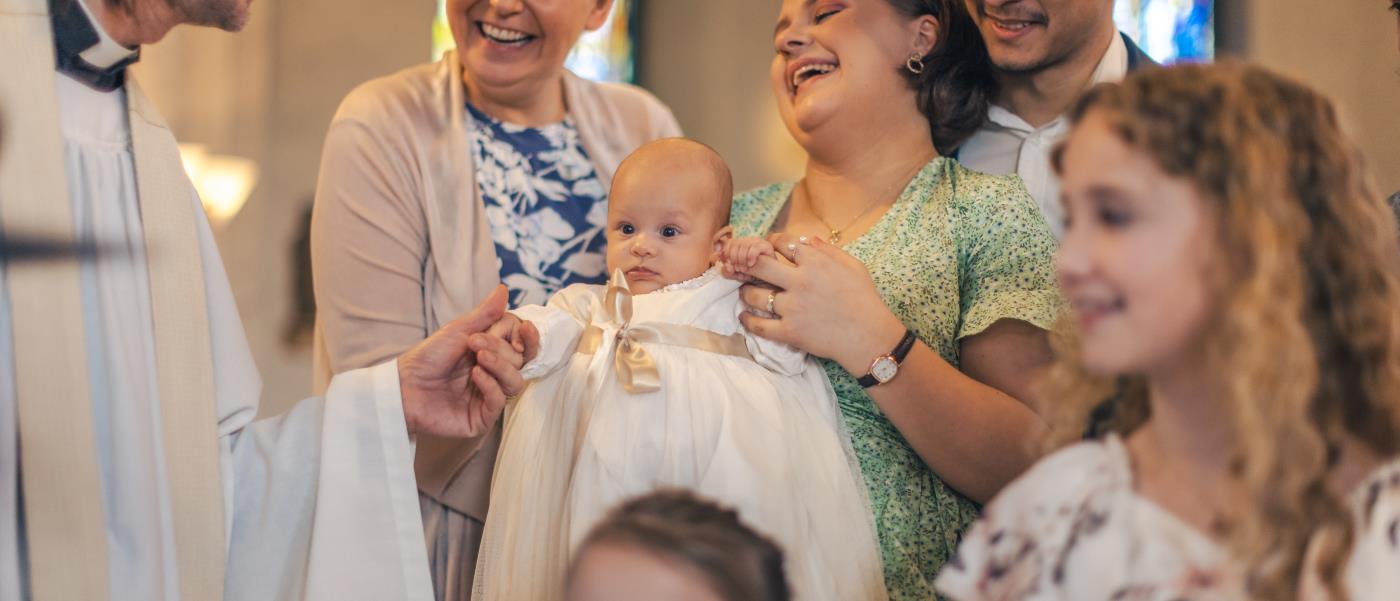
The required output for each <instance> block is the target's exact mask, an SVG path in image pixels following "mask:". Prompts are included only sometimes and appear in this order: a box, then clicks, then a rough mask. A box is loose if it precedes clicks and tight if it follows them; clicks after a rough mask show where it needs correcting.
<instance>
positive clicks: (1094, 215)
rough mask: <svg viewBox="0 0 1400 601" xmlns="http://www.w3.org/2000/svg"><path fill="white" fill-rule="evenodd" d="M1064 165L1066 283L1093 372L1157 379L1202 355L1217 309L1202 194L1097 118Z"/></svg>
mask: <svg viewBox="0 0 1400 601" xmlns="http://www.w3.org/2000/svg"><path fill="white" fill-rule="evenodd" d="M1060 159H1061V162H1060V165H1061V170H1062V175H1061V182H1062V183H1061V186H1062V187H1061V194H1062V197H1063V201H1064V204H1065V213H1066V215H1067V217H1066V224H1065V237H1064V240H1063V242H1061V245H1060V250H1059V253H1058V254H1057V255H1056V267H1057V269H1058V272H1059V277H1060V285H1061V286H1062V288H1063V289H1064V292H1065V295H1066V297H1067V298H1068V299H1069V302H1070V306H1071V309H1072V311H1073V313H1074V316H1075V318H1076V320H1077V322H1078V326H1079V331H1080V341H1081V342H1080V343H1081V345H1082V348H1081V351H1082V355H1083V360H1084V364H1085V367H1086V368H1087V369H1089V370H1090V371H1091V372H1094V373H1099V374H1104V375H1123V374H1151V373H1153V372H1159V371H1163V370H1168V369H1172V368H1174V367H1177V366H1181V365H1184V364H1186V363H1188V362H1190V361H1191V360H1192V359H1194V358H1196V357H1198V356H1199V352H1200V348H1199V340H1200V339H1201V334H1202V332H1203V330H1204V328H1205V327H1206V325H1207V322H1208V318H1209V316H1210V314H1211V312H1212V310H1213V307H1212V305H1213V303H1214V302H1215V301H1214V295H1213V294H1212V293H1211V285H1210V284H1209V282H1210V273H1211V271H1210V265H1209V261H1210V260H1211V257H1214V256H1217V255H1216V248H1217V245H1216V243H1215V227H1214V225H1213V224H1214V219H1213V217H1212V216H1211V215H1210V211H1209V210H1208V208H1207V205H1206V203H1205V201H1204V200H1203V199H1202V198H1201V195H1200V194H1199V193H1198V192H1197V190H1196V187H1195V186H1194V185H1193V184H1192V183H1191V182H1190V181H1188V180H1186V179H1184V178H1179V177H1173V176H1170V175H1167V174H1166V173H1164V172H1163V171H1162V170H1161V169H1160V168H1159V167H1158V166H1157V164H1156V163H1155V162H1154V161H1153V160H1152V159H1151V158H1150V157H1148V156H1147V155H1146V154H1144V153H1142V152H1140V151H1138V150H1136V149H1134V148H1131V147H1129V146H1128V145H1127V144H1125V143H1124V142H1123V141H1122V139H1121V138H1120V137H1119V136H1118V134H1116V133H1115V132H1114V131H1113V130H1112V129H1111V128H1110V126H1109V124H1108V122H1107V121H1106V120H1105V119H1104V118H1103V117H1102V116H1101V115H1099V114H1097V113H1095V112H1093V111H1091V112H1090V113H1089V114H1088V115H1086V117H1085V118H1084V120H1083V121H1082V122H1081V123H1080V124H1079V125H1077V126H1076V127H1075V128H1074V131H1073V132H1071V134H1070V136H1069V139H1068V141H1067V142H1066V146H1065V149H1064V151H1063V154H1062V155H1061V157H1060Z"/></svg>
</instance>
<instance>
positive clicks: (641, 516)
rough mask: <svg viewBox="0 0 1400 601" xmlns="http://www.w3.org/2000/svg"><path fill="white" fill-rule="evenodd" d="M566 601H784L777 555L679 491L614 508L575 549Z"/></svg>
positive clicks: (729, 518)
mask: <svg viewBox="0 0 1400 601" xmlns="http://www.w3.org/2000/svg"><path fill="white" fill-rule="evenodd" d="M565 599H566V601H602V600H606V601H632V600H643V599H645V600H648V601H650V600H652V599H670V600H673V601H788V600H789V599H791V593H790V591H789V590H788V585H787V579H786V577H784V575H783V552H782V551H781V550H780V549H779V548H778V546H777V545H776V544H774V543H773V542H771V541H769V540H768V539H766V538H764V537H762V536H760V535H759V534H757V533H755V532H754V531H753V530H750V529H749V528H748V527H747V526H745V525H744V524H743V523H742V522H740V521H739V515H738V514H737V513H735V512H734V511H732V510H728V509H724V508H721V507H719V506H718V505H715V504H713V503H710V502H708V501H704V500H701V499H700V498H699V497H696V496H695V495H694V494H692V493H689V492H686V491H681V490H663V491H658V492H654V493H651V494H649V495H646V496H643V497H638V498H636V499H633V500H631V501H628V502H626V503H624V504H622V505H621V506H619V507H618V508H617V509H614V510H613V512H612V513H611V514H609V515H608V517H607V518H605V519H604V520H603V521H602V522H600V523H599V524H598V525H597V526H595V527H594V528H593V531H592V532H591V533H589V535H588V538H586V539H584V541H583V544H581V545H579V548H578V552H577V554H576V555H575V559H574V564H573V566H572V567H571V568H570V569H569V577H568V582H567V584H566V593H565Z"/></svg>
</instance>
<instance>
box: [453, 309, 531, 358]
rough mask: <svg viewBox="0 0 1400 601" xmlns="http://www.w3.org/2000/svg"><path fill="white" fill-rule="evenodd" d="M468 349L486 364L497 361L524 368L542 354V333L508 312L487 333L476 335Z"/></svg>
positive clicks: (470, 340)
mask: <svg viewBox="0 0 1400 601" xmlns="http://www.w3.org/2000/svg"><path fill="white" fill-rule="evenodd" d="M467 346H468V348H470V349H471V350H472V351H474V352H476V359H477V361H478V362H481V363H483V364H486V365H491V364H493V363H495V362H497V361H500V362H504V363H507V364H509V365H511V366H513V367H514V368H515V369H520V368H521V367H523V366H524V365H525V364H526V363H529V362H530V361H532V360H533V359H534V358H535V356H536V355H538V354H539V352H540V332H539V330H538V329H536V328H535V324H533V323H530V322H528V321H523V320H521V319H520V318H519V317H516V316H515V315H512V314H510V313H506V314H504V315H502V316H501V319H500V320H498V321H497V322H496V323H494V324H492V325H491V327H489V328H487V329H486V331H485V332H482V333H479V334H473V335H472V336H471V338H470V339H469V340H468V341H467Z"/></svg>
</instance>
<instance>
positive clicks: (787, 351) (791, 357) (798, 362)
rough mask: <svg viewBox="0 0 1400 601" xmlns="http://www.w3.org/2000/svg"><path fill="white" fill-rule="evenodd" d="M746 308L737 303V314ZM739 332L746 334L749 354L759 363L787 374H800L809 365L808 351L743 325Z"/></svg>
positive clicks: (745, 341) (745, 339)
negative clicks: (765, 335)
mask: <svg viewBox="0 0 1400 601" xmlns="http://www.w3.org/2000/svg"><path fill="white" fill-rule="evenodd" d="M745 310H746V309H745V308H744V304H743V303H737V306H736V308H735V314H736V315H742V314H743V313H744V311H745ZM740 323H742V322H740ZM739 332H740V333H741V334H743V335H744V346H746V347H748V349H749V354H750V355H753V359H754V361H757V362H758V364H759V365H762V366H764V367H766V368H768V369H770V370H773V371H775V372H777V373H780V374H783V375H785V376H795V375H798V374H800V373H802V370H803V369H805V368H806V367H807V353H804V352H802V351H799V350H797V349H796V348H794V347H793V346H792V345H788V344H783V343H781V342H775V341H773V340H769V339H767V338H764V337H762V336H759V335H757V334H754V333H753V332H750V331H749V330H748V328H745V327H744V326H742V325H741V326H739Z"/></svg>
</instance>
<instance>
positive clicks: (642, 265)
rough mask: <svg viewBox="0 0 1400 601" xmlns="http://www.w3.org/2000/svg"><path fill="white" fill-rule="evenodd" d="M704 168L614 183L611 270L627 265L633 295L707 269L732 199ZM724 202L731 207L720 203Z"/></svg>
mask: <svg viewBox="0 0 1400 601" xmlns="http://www.w3.org/2000/svg"><path fill="white" fill-rule="evenodd" d="M698 171H700V170H682V171H681V172H678V173H664V174H663V173H659V172H656V171H653V172H652V173H650V174H640V173H638V174H634V175H628V176H625V177H619V178H618V179H617V181H615V182H613V189H612V192H611V194H610V195H609V198H608V273H609V274H611V273H613V272H614V271H616V270H618V269H621V270H622V271H623V274H624V275H625V276H626V278H627V286H628V287H629V288H630V289H631V290H632V293H633V294H645V293H647V292H653V291H655V290H658V289H660V288H662V287H665V286H668V285H670V284H675V283H679V282H684V281H686V280H689V279H692V278H695V277H698V276H700V275H701V274H703V273H705V270H706V269H709V267H710V256H711V253H712V252H714V248H715V243H716V242H717V241H718V240H719V239H720V238H721V237H722V236H723V235H724V232H727V231H728V228H725V227H724V221H725V220H724V219H722V218H721V215H726V216H727V213H728V207H727V204H728V199H722V200H721V198H720V195H719V194H717V188H716V185H715V184H714V183H711V182H706V181H703V180H705V179H709V178H706V177H705V176H704V175H703V174H701V173H697V172H698ZM720 204H724V205H725V206H720Z"/></svg>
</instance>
